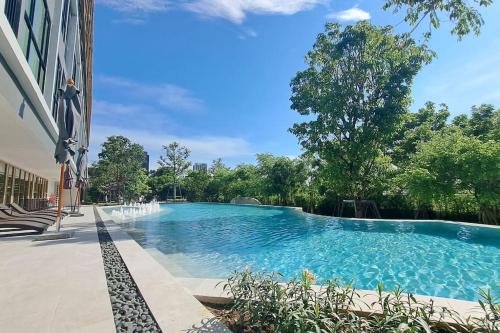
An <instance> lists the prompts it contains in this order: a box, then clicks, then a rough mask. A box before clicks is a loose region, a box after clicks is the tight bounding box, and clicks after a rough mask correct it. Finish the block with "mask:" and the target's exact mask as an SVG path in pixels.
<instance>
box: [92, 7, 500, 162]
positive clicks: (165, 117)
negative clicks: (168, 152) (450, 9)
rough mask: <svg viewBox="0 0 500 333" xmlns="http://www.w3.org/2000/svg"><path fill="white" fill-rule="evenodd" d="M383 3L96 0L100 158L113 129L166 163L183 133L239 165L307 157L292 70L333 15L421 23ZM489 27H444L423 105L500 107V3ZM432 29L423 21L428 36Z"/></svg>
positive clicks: (416, 92)
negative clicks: (461, 35) (168, 148)
mask: <svg viewBox="0 0 500 333" xmlns="http://www.w3.org/2000/svg"><path fill="white" fill-rule="evenodd" d="M382 4H383V1H379V0H359V1H348V0H343V1H335V0H331V1H328V0H233V1H231V0H186V1H168V0H96V8H95V49H94V107H93V119H92V122H93V123H92V133H91V147H90V149H91V158H93V159H95V158H96V155H97V153H98V152H99V151H100V147H99V145H100V144H101V143H102V142H103V141H104V140H105V138H106V137H107V136H109V135H125V136H127V137H129V138H131V139H132V140H133V141H134V142H137V143H140V144H142V145H143V146H144V147H145V149H146V151H148V152H149V154H150V159H151V162H150V166H151V168H153V169H154V168H156V167H157V165H156V161H157V160H158V157H159V155H160V154H161V146H162V145H164V144H168V143H169V142H171V141H173V140H176V141H179V142H181V143H182V144H184V145H187V146H188V147H189V148H190V149H191V151H192V158H191V159H192V161H193V162H210V161H211V160H213V159H215V158H217V157H222V158H223V159H224V161H225V162H226V163H227V164H229V165H236V164H238V163H242V162H253V161H254V157H255V154H256V153H259V152H270V153H273V154H276V155H286V156H297V155H299V154H300V148H299V146H298V144H297V140H296V138H295V137H294V136H293V135H292V134H290V133H288V131H287V129H288V128H289V127H291V126H292V124H293V123H294V122H296V121H300V117H299V116H298V114H296V113H295V112H294V111H292V110H290V101H289V98H290V87H289V83H290V80H291V78H292V77H293V76H294V75H295V73H296V72H297V71H299V70H302V69H304V68H305V63H304V55H305V54H306V52H307V51H308V50H309V49H310V48H311V46H312V44H313V43H314V40H315V37H316V35H317V34H318V33H319V32H321V31H322V30H323V27H324V24H325V22H327V21H338V22H340V23H342V24H352V23H355V21H356V20H358V19H365V18H368V17H369V18H370V20H371V22H372V23H374V24H378V25H386V24H392V25H397V30H398V31H409V29H410V28H409V27H408V26H407V25H406V24H404V23H402V24H401V23H400V22H401V16H398V15H394V14H392V13H391V12H384V11H383V10H382V9H381V7H382ZM482 13H483V17H484V19H485V21H486V23H485V26H484V27H483V31H482V33H481V35H480V36H479V37H475V36H467V37H466V38H465V39H464V40H463V41H461V42H459V41H457V39H456V37H455V36H451V35H450V34H449V30H450V28H449V26H447V25H446V23H445V24H444V26H443V27H442V29H441V30H439V31H437V32H434V33H433V38H432V40H431V43H430V46H431V48H432V49H433V50H435V51H436V52H437V53H438V58H437V59H435V60H434V61H433V63H432V64H430V65H428V66H427V67H425V68H424V69H423V70H422V71H421V72H420V73H419V75H418V76H417V78H416V80H415V84H414V88H413V98H414V104H413V106H412V109H413V110H416V109H418V108H419V107H421V106H422V105H423V104H424V103H425V101H427V100H431V101H434V102H436V103H446V104H448V105H449V107H450V112H451V113H452V115H457V114H460V113H466V112H468V111H469V109H470V107H471V106H472V105H474V104H480V103H492V104H495V105H496V106H500V20H498V17H500V3H499V2H498V1H495V5H493V6H491V7H489V8H488V9H486V10H483V11H482ZM420 35H421V32H419V31H416V32H415V37H416V38H419V36H420Z"/></svg>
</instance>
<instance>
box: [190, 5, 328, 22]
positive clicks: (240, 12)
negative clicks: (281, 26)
mask: <svg viewBox="0 0 500 333" xmlns="http://www.w3.org/2000/svg"><path fill="white" fill-rule="evenodd" d="M322 3H325V0H192V1H188V2H186V3H185V4H184V8H185V9H186V10H188V11H191V12H193V13H196V14H198V15H200V16H203V17H217V18H223V19H226V20H229V21H231V22H233V23H236V24H241V23H243V21H244V20H245V18H246V16H247V14H278V15H293V14H295V13H298V12H301V11H304V10H308V9H311V8H313V7H315V6H317V5H318V4H322Z"/></svg>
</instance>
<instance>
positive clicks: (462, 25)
mask: <svg viewBox="0 0 500 333" xmlns="http://www.w3.org/2000/svg"><path fill="white" fill-rule="evenodd" d="M492 3H493V0H472V1H465V0H387V2H386V3H385V4H384V9H389V8H392V9H393V10H394V12H399V11H401V10H402V9H403V8H405V9H406V15H405V18H404V20H405V21H406V22H407V23H409V24H410V25H411V26H413V27H414V29H413V30H415V28H417V27H418V26H419V25H420V23H421V22H422V21H423V20H424V19H428V20H429V31H428V32H427V34H426V35H427V36H428V37H429V36H430V34H431V27H432V28H434V29H438V28H439V27H440V26H441V22H443V21H444V20H442V19H441V18H440V17H439V16H440V14H445V15H447V16H448V19H449V21H450V22H451V24H452V25H453V28H452V30H451V33H452V34H453V35H456V36H458V38H459V39H461V38H462V37H464V36H465V35H468V34H469V33H471V32H473V33H474V34H475V35H479V33H480V32H481V27H482V26H483V24H484V21H483V18H482V16H481V14H480V13H479V7H488V6H490V5H491V4H492Z"/></svg>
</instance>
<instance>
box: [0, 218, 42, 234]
mask: <svg viewBox="0 0 500 333" xmlns="http://www.w3.org/2000/svg"><path fill="white" fill-rule="evenodd" d="M47 228H48V225H47V224H44V223H39V222H34V221H27V220H18V219H12V220H0V230H2V229H16V230H33V231H36V232H38V233H42V232H44V231H45V230H47Z"/></svg>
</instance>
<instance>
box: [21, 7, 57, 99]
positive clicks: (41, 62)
mask: <svg viewBox="0 0 500 333" xmlns="http://www.w3.org/2000/svg"><path fill="white" fill-rule="evenodd" d="M37 1H43V6H44V13H45V15H44V18H43V23H42V24H43V32H42V40H41V41H40V43H41V45H38V40H37V38H36V35H35V33H34V32H33V22H34V15H35V8H36V2H37ZM27 9H29V13H28V12H27V10H25V11H24V22H25V24H26V28H27V45H26V54H25V55H26V60H27V61H28V64H30V68H31V70H32V72H33V75H34V76H35V79H36V81H37V83H38V85H39V86H40V88H41V89H42V91H44V90H45V76H46V73H47V55H48V50H49V41H50V27H51V21H50V15H49V9H48V6H47V1H46V0H30V2H29V4H28V7H27ZM33 48H34V50H35V54H34V55H33V56H35V57H37V60H38V66H37V67H38V68H37V69H36V70H34V69H33V68H32V67H31V63H30V59H31V58H30V57H31V56H32V55H31V52H32V50H33ZM35 71H36V73H35Z"/></svg>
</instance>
